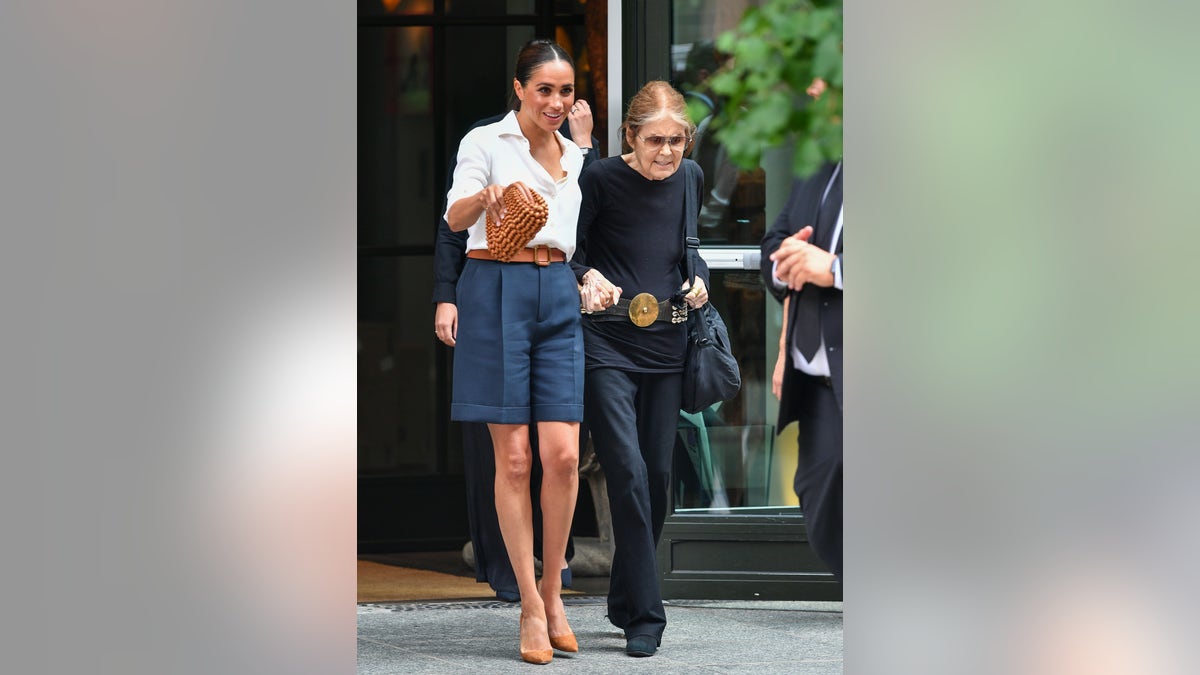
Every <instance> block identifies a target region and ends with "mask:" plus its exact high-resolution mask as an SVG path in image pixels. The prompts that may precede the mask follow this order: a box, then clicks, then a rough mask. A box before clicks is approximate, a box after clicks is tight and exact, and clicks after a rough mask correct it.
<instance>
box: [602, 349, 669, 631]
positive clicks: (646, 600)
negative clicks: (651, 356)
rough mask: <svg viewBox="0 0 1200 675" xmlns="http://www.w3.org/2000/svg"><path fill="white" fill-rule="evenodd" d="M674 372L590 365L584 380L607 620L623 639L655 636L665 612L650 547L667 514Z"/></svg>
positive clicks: (653, 547) (654, 545) (654, 544)
mask: <svg viewBox="0 0 1200 675" xmlns="http://www.w3.org/2000/svg"><path fill="white" fill-rule="evenodd" d="M682 383H683V375H682V374H680V373H632V372H625V371H621V370H617V369H614V368H594V369H591V370H588V371H587V376H586V377H585V379H584V407H583V410H584V418H585V420H586V421H587V425H588V428H589V429H590V430H591V433H592V442H593V444H594V446H595V448H596V457H597V459H599V461H600V466H601V467H602V468H603V469H604V477H605V480H606V481H607V484H608V500H609V505H610V507H611V510H612V520H613V537H614V539H615V544H616V551H615V553H614V555H613V564H612V573H611V575H610V577H609V586H608V618H609V621H611V622H612V623H613V625H615V626H617V627H619V628H623V629H625V635H626V636H627V637H630V638H632V637H635V636H638V635H650V636H653V637H654V639H655V640H656V641H657V642H660V643H661V641H662V634H663V629H665V628H666V625H667V616H666V613H665V612H664V610H663V604H662V592H661V590H660V589H659V585H658V562H657V557H656V551H657V547H658V540H659V537H660V536H661V535H662V528H663V521H665V520H666V517H667V508H668V504H667V494H668V490H669V482H670V476H671V456H672V452H673V451H674V448H675V435H676V433H677V430H678V427H679V402H680V398H681V396H682V393H681V392H682Z"/></svg>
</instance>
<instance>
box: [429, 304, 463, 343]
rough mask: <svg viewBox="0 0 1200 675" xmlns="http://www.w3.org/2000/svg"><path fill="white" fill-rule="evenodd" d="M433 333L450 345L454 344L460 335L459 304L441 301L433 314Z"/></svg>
mask: <svg viewBox="0 0 1200 675" xmlns="http://www.w3.org/2000/svg"><path fill="white" fill-rule="evenodd" d="M433 333H434V335H437V339H439V340H441V341H442V342H443V343H444V344H446V345H447V346H449V347H453V346H454V342H455V338H456V337H457V336H458V305H455V304H454V303H453V302H439V303H437V309H436V310H435V311H434V314H433Z"/></svg>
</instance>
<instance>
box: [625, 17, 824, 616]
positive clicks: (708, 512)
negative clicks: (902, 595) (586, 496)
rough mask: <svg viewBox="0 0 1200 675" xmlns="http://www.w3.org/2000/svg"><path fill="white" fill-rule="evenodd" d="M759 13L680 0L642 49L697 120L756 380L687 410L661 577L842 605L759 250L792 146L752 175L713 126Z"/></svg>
mask: <svg viewBox="0 0 1200 675" xmlns="http://www.w3.org/2000/svg"><path fill="white" fill-rule="evenodd" d="M653 4H654V3H650V2H637V1H634V0H629V1H627V3H626V5H627V7H628V9H629V10H630V11H631V12H633V13H638V12H643V13H644V12H652V11H654V8H653ZM757 4H760V2H759V0H676V2H673V3H671V7H670V17H669V20H668V21H663V22H662V23H661V24H659V25H660V28H659V30H661V31H662V33H663V34H661V35H647V36H646V37H645V38H644V40H643V41H641V42H639V43H637V44H638V45H644V46H643V47H642V48H643V49H646V50H647V51H649V52H651V53H650V54H643V55H640V56H637V57H635V58H634V59H633V60H634V62H635V63H638V64H645V65H644V67H645V70H646V72H645V73H644V74H642V77H644V79H654V78H661V77H667V78H669V79H670V81H671V83H672V84H673V85H674V86H675V87H676V88H677V89H679V90H680V91H682V92H683V93H684V96H685V98H686V100H687V102H688V109H689V113H690V114H691V116H692V119H693V120H694V121H695V122H696V123H697V133H696V141H695V143H694V145H693V148H692V153H691V155H690V156H691V158H692V159H693V160H695V161H696V162H697V163H698V164H699V165H700V167H701V169H703V170H704V176H705V186H704V187H705V193H704V195H703V199H702V205H701V214H700V223H699V225H700V227H699V232H698V236H699V237H700V244H701V249H700V251H701V255H702V256H703V257H704V259H705V261H706V262H707V263H708V266H709V269H710V271H711V273H712V274H711V281H712V283H711V286H712V289H711V293H710V296H711V299H712V302H713V303H714V306H715V307H716V308H717V309H718V310H719V311H720V312H721V316H722V317H723V318H724V319H725V323H726V326H728V328H729V333H730V341H731V344H732V348H733V353H734V355H735V356H736V357H737V359H738V364H739V366H740V367H741V374H742V389H741V391H740V392H739V393H738V395H737V396H736V397H735V398H734V399H733V400H730V401H727V402H725V403H722V404H718V405H715V406H713V407H712V408H710V409H709V410H705V411H703V412H702V413H700V414H695V415H692V414H688V413H685V412H682V411H681V412H680V419H679V434H678V440H677V442H676V448H675V458H674V464H673V475H672V513H671V515H669V516H668V518H667V522H666V524H665V525H664V528H663V537H662V542H661V544H660V548H659V572H660V574H661V577H662V587H663V593H664V596H665V597H670V598H688V597H694V598H753V599H772V598H774V599H813V600H817V599H820V600H830V599H839V598H840V597H841V589H840V586H838V585H837V583H836V582H835V581H834V580H833V577H832V575H830V574H829V573H828V572H827V571H826V570H825V569H824V567H823V566H822V565H821V563H820V562H819V561H818V560H817V558H816V555H815V554H814V553H813V552H812V550H811V548H810V547H809V546H808V544H807V538H806V533H805V529H804V518H803V514H802V513H801V512H800V509H799V506H798V501H797V499H796V495H795V493H794V492H793V490H792V478H793V475H794V473H795V470H796V463H797V448H796V440H795V439H796V437H795V429H794V427H792V428H791V429H788V430H785V433H784V434H782V435H780V434H779V433H778V431H779V430H778V429H776V428H775V421H776V418H777V414H778V402H777V401H776V400H775V398H774V396H773V395H772V394H771V390H770V376H771V366H772V365H773V364H774V363H775V357H776V354H777V348H778V340H779V331H780V321H781V314H782V308H781V306H780V304H779V303H778V302H777V301H776V300H775V299H774V297H772V296H771V295H770V294H769V293H767V291H766V289H765V288H764V285H763V282H762V278H761V276H760V271H759V267H760V263H761V260H760V252H759V244H760V242H761V241H762V237H763V234H764V233H765V232H766V229H767V227H768V226H769V224H770V223H771V222H772V221H773V220H774V218H775V216H776V215H777V214H778V213H779V211H780V210H781V208H782V206H783V204H784V203H785V202H786V199H787V193H788V190H789V189H790V187H791V182H792V175H791V171H790V164H791V162H790V155H789V149H787V148H780V149H779V150H778V151H776V152H773V153H771V154H769V155H768V156H767V157H766V158H764V161H763V163H762V165H761V166H759V167H756V168H754V169H752V170H744V169H739V168H737V167H736V166H734V165H733V164H732V163H731V162H730V161H729V160H728V158H727V155H726V152H725V149H724V148H723V147H722V146H721V144H720V143H718V142H717V141H716V140H715V139H714V138H713V137H712V135H711V134H710V133H709V128H708V127H709V123H710V121H711V117H712V115H713V114H714V113H715V112H717V111H718V110H719V109H720V106H721V105H722V101H721V100H720V98H719V97H717V96H716V95H715V94H713V93H712V92H711V91H710V90H709V89H708V88H707V85H706V83H707V80H708V78H709V77H711V75H712V74H713V73H715V72H716V71H717V69H718V68H719V67H720V65H721V63H722V59H723V58H724V57H723V56H722V55H721V54H719V53H718V52H717V51H716V49H715V47H714V43H715V40H716V38H717V36H718V35H720V34H721V33H722V32H724V31H726V30H729V29H731V28H733V27H734V26H735V25H736V24H737V22H738V20H739V19H740V18H741V16H742V13H743V12H744V11H745V10H746V9H747V8H748V7H749V6H751V5H757ZM628 48H629V47H628V46H627V49H628ZM634 48H635V49H636V48H637V47H636V46H635V47H634ZM657 50H662V51H664V52H666V54H661V55H656V54H655V52H656V51H657ZM664 56H665V59H664V58H663V57H664ZM656 69H657V70H656ZM662 71H666V73H669V75H664V74H662Z"/></svg>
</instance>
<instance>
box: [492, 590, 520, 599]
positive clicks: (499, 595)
mask: <svg viewBox="0 0 1200 675" xmlns="http://www.w3.org/2000/svg"><path fill="white" fill-rule="evenodd" d="M496 599H497V600H503V601H504V602H520V601H521V594H520V593H518V592H516V591H496Z"/></svg>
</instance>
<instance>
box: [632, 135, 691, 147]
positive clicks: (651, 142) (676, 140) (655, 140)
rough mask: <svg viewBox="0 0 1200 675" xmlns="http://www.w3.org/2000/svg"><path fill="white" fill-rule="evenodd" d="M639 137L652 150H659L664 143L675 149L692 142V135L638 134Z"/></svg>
mask: <svg viewBox="0 0 1200 675" xmlns="http://www.w3.org/2000/svg"><path fill="white" fill-rule="evenodd" d="M638 138H640V139H642V142H643V143H645V144H646V147H647V148H650V149H651V150H658V149H659V148H661V147H662V146H663V143H666V144H667V145H669V146H671V149H673V150H679V149H680V148H682V147H683V146H685V145H687V144H688V143H691V142H692V137H691V136H642V135H641V134H638Z"/></svg>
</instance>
